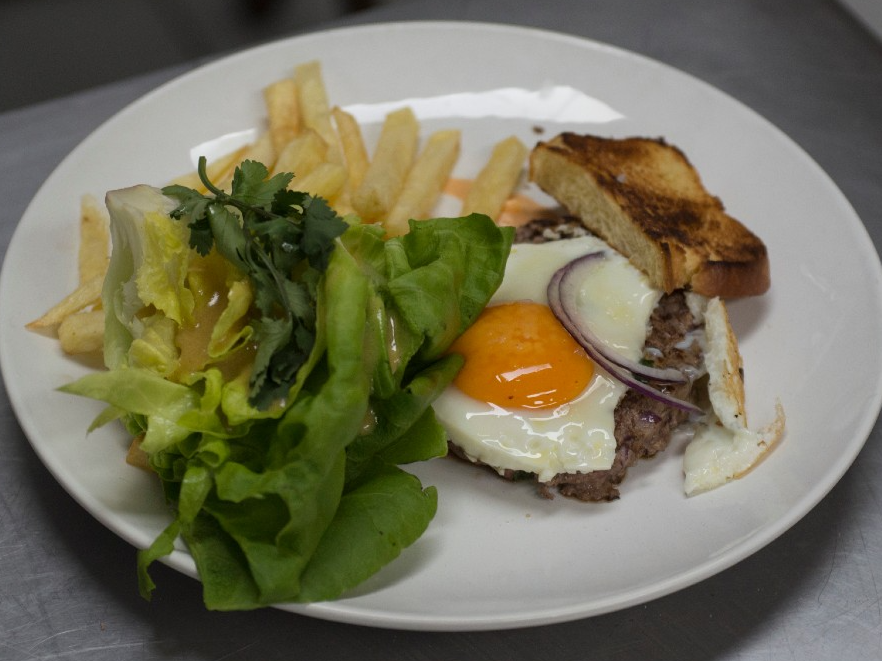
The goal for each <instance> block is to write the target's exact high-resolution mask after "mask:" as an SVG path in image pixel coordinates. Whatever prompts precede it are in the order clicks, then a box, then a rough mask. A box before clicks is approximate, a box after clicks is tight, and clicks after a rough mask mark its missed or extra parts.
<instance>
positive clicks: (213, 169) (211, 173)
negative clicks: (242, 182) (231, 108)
mask: <svg viewBox="0 0 882 661" xmlns="http://www.w3.org/2000/svg"><path fill="white" fill-rule="evenodd" d="M250 147H251V145H242V146H241V147H239V148H238V149H235V150H233V151H231V152H230V153H228V154H225V155H223V156H221V157H220V158H217V159H215V160H213V161H212V162H211V163H209V164H208V166H207V167H206V168H205V173H206V174H207V175H208V179H209V181H212V182H215V181H219V180H221V179H223V178H224V177H226V176H227V173H230V172H232V171H233V169H234V168H235V167H236V166H237V165H239V163H241V162H242V156H243V154H245V153H246V152H247V151H248V149H249V148H250ZM170 183H172V184H178V185H181V186H187V187H188V188H192V189H193V190H195V191H199V192H200V193H205V192H206V188H205V186H203V185H202V181H201V180H200V179H199V174H198V173H197V172H195V171H194V172H190V173H188V174H185V175H182V176H180V177H176V178H175V179H172V181H171V182H170Z"/></svg>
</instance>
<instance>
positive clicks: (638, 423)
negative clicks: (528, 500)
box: [449, 219, 702, 501]
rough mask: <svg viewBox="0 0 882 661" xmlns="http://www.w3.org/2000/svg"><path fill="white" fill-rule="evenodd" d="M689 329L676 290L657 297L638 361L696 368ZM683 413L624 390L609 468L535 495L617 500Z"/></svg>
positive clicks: (686, 389) (682, 394) (540, 228)
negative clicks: (634, 471)
mask: <svg viewBox="0 0 882 661" xmlns="http://www.w3.org/2000/svg"><path fill="white" fill-rule="evenodd" d="M581 233H584V228H583V227H582V225H581V223H579V222H578V221H577V220H572V219H565V220H563V221H562V222H560V223H554V222H551V221H548V220H537V221H533V222H531V223H528V224H527V225H524V226H522V227H520V228H518V232H517V234H516V238H515V240H516V241H517V242H519V243H541V242H544V241H553V240H557V239H564V238H569V237H572V236H578V235H580V234H581ZM695 327H696V324H695V321H694V319H693V316H692V313H691V312H690V310H689V307H688V305H687V303H686V297H685V295H684V293H683V292H682V291H675V292H673V293H671V294H666V295H664V296H662V298H661V300H660V301H659V303H658V305H657V306H656V308H655V310H654V311H653V314H652V317H651V318H650V331H649V334H648V336H647V338H646V343H645V346H644V357H645V358H646V359H647V360H651V361H652V362H653V364H654V365H655V366H657V367H677V368H680V369H683V368H686V369H688V368H693V369H695V370H698V369H699V368H700V366H701V362H702V351H701V345H700V343H699V342H697V341H693V340H694V337H693V336H692V334H691V333H692V331H693V330H694V329H695ZM691 390H692V384H691V382H689V383H686V384H682V385H678V386H676V387H672V388H671V389H670V392H671V394H673V395H675V396H677V397H679V398H681V399H688V397H689V395H690V392H691ZM688 415H689V414H688V413H687V412H685V411H682V410H680V409H676V408H673V407H671V406H668V405H666V404H663V403H661V402H659V401H657V400H655V399H653V398H651V397H647V396H646V395H642V394H640V393H639V392H637V391H635V390H628V391H627V392H626V393H625V395H624V396H623V397H622V399H621V401H620V402H619V403H618V405H617V406H616V410H615V416H614V419H615V438H616V453H615V459H614V461H613V465H612V467H611V468H609V469H608V470H602V471H593V472H590V473H559V474H558V475H556V476H554V477H553V478H552V479H551V480H549V481H547V482H538V481H537V486H538V490H539V493H540V494H541V495H542V496H543V497H545V498H553V497H554V489H555V488H556V489H557V490H558V491H559V492H560V493H561V494H562V495H564V496H567V497H571V498H576V499H578V500H583V501H610V500H615V499H617V498H618V497H619V484H621V482H622V480H623V479H624V478H625V475H626V473H627V470H628V468H630V467H631V466H633V465H634V464H635V463H636V462H637V460H638V459H640V458H645V457H652V456H654V455H656V454H657V453H659V452H661V451H662V450H664V449H665V448H666V447H667V446H668V444H669V443H670V440H671V435H672V434H673V431H674V429H675V428H676V427H677V426H678V425H680V424H681V423H682V422H684V421H685V420H686V419H687V418H688ZM449 446H450V450H451V453H453V454H454V455H456V456H458V457H460V458H464V459H465V457H464V455H463V454H462V452H461V450H460V449H459V448H458V447H457V446H456V445H454V444H453V443H450V444H449ZM502 477H503V478H505V479H509V480H518V479H523V478H531V479H534V480H535V479H536V476H535V475H532V474H525V473H523V472H522V471H505V472H504V473H503V474H502Z"/></svg>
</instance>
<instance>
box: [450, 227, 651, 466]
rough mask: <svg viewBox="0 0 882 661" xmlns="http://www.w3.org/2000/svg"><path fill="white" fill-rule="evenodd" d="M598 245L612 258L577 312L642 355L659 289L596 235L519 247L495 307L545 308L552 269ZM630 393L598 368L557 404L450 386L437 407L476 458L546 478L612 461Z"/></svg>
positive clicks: (584, 290) (625, 349) (626, 350)
mask: <svg viewBox="0 0 882 661" xmlns="http://www.w3.org/2000/svg"><path fill="white" fill-rule="evenodd" d="M598 250H602V251H604V252H606V253H607V256H606V258H605V259H604V260H602V261H601V262H599V263H598V264H597V268H595V269H592V272H591V273H590V274H589V275H588V276H587V277H586V278H585V280H584V281H583V282H582V283H581V288H580V292H579V297H578V314H579V316H580V317H581V318H582V320H583V321H584V322H585V323H588V324H589V325H590V326H591V328H592V330H593V331H594V332H595V334H597V335H598V336H599V337H600V338H602V339H603V340H604V341H605V342H607V343H609V344H611V345H612V346H614V347H615V348H616V350H617V351H619V352H620V353H622V354H623V355H625V356H627V357H628V358H630V359H632V360H636V359H638V358H639V357H640V356H641V354H642V349H643V343H644V341H645V339H646V333H647V329H648V325H649V318H650V315H651V314H652V311H653V309H654V308H655V305H656V303H657V302H658V300H659V298H660V297H661V293H660V292H658V291H657V290H654V289H652V287H650V285H649V283H648V281H647V279H646V277H645V276H644V275H643V273H642V272H641V271H639V270H638V269H636V268H635V267H634V266H632V265H631V263H630V262H629V261H628V260H627V259H626V258H625V257H623V256H622V255H620V254H619V253H616V252H615V251H613V250H612V249H611V248H610V247H609V246H608V245H607V244H606V243H604V242H603V241H601V240H600V239H598V238H596V237H593V236H585V237H579V238H574V239H566V240H562V241H552V242H548V243H542V244H516V245H514V246H513V247H512V250H511V255H510V257H509V260H508V264H507V266H506V269H505V275H504V278H503V282H502V285H501V286H500V287H499V289H498V290H497V292H496V293H495V294H494V296H493V298H492V299H491V301H490V305H494V304H498V303H505V302H512V301H532V302H535V303H541V304H544V305H548V297H547V294H546V289H547V287H548V282H549V281H550V280H551V277H552V275H553V274H554V272H555V271H556V270H557V269H559V268H561V267H562V266H564V265H565V264H567V263H568V262H570V261H572V260H573V259H576V258H577V257H580V256H582V255H585V254H588V253H591V252H596V251H598ZM625 390H626V388H625V386H623V385H622V384H621V383H620V382H619V381H617V380H616V379H613V378H612V377H610V376H609V374H607V373H606V372H605V371H604V370H602V369H601V368H599V367H595V373H594V377H593V378H592V379H591V381H590V382H589V384H588V386H587V387H586V388H585V390H584V391H583V392H582V393H581V394H580V395H579V396H578V397H576V398H575V399H574V400H572V401H570V402H568V403H566V404H563V405H561V406H558V407H557V408H554V409H538V410H534V409H521V408H510V407H501V406H498V405H495V404H491V403H488V402H482V401H478V400H476V399H473V398H472V397H469V396H468V395H466V394H464V393H463V392H462V391H461V390H459V388H457V387H456V386H453V385H451V386H449V387H448V388H447V389H446V390H445V392H444V393H442V395H441V396H440V397H439V398H438V399H437V400H436V401H435V404H434V409H435V414H436V416H437V418H438V420H439V422H440V423H441V424H442V425H443V426H444V428H445V429H446V431H447V433H448V435H449V437H450V439H451V440H452V441H453V442H454V443H455V444H456V445H457V446H459V447H460V448H461V449H462V451H463V452H464V453H465V454H466V455H467V456H468V457H469V458H470V459H472V460H473V461H480V462H483V463H485V464H487V465H489V466H491V467H493V468H495V469H496V470H497V471H498V472H500V473H503V472H504V471H506V470H515V471H526V472H529V473H536V474H537V475H538V478H539V480H540V481H543V482H546V481H548V480H550V479H551V478H553V477H554V476H555V475H556V474H558V473H577V472H580V473H586V472H590V471H596V470H606V469H608V468H610V467H611V466H612V463H613V459H614V457H615V450H616V441H615V436H614V430H615V423H614V419H613V413H614V411H615V407H616V404H617V403H618V402H619V400H620V399H621V397H622V395H623V394H624V393H625Z"/></svg>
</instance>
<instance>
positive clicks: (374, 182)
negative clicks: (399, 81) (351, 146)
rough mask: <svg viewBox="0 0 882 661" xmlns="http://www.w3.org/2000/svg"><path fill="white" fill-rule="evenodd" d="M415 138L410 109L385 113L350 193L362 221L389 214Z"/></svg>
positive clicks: (415, 126) (414, 147)
mask: <svg viewBox="0 0 882 661" xmlns="http://www.w3.org/2000/svg"><path fill="white" fill-rule="evenodd" d="M418 141H419V123H418V122H417V119H416V116H415V115H414V114H413V111H412V110H411V109H410V108H402V109H400V110H395V111H393V112H390V113H389V114H388V115H386V119H385V121H384V122H383V128H382V130H381V131H380V137H379V140H378V141H377V146H376V149H375V150H374V156H373V159H372V160H371V163H370V165H369V166H368V169H367V172H365V174H364V179H363V180H362V182H361V185H360V186H359V187H358V189H357V190H356V191H355V193H354V194H353V196H352V206H353V207H354V208H355V210H356V211H357V212H358V213H359V214H360V215H361V217H362V219H363V220H368V221H376V220H379V219H381V218H383V217H384V216H385V215H386V214H387V213H389V210H390V209H391V208H392V206H393V205H394V204H395V200H396V199H397V198H398V194H399V193H400V192H401V187H402V186H403V185H404V180H405V179H406V178H407V173H408V172H409V171H410V168H411V166H412V165H413V159H414V155H415V154H416V150H417V143H418Z"/></svg>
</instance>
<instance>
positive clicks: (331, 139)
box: [294, 60, 343, 163]
mask: <svg viewBox="0 0 882 661" xmlns="http://www.w3.org/2000/svg"><path fill="white" fill-rule="evenodd" d="M294 81H295V83H296V84H297V102H298V104H299V106H300V117H301V121H302V123H303V126H304V127H305V128H309V129H312V130H313V131H315V132H316V133H318V134H319V135H320V136H321V138H322V140H324V141H325V142H326V143H327V145H328V157H327V160H329V161H331V162H332V163H342V162H343V159H342V155H341V153H340V147H339V140H338V138H337V132H336V131H335V130H334V125H333V123H332V122H331V106H330V104H329V103H328V92H327V90H326V89H325V81H324V78H323V77H322V67H321V63H320V62H319V61H318V60H311V61H309V62H304V63H303V64H299V65H297V67H295V68H294Z"/></svg>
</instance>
